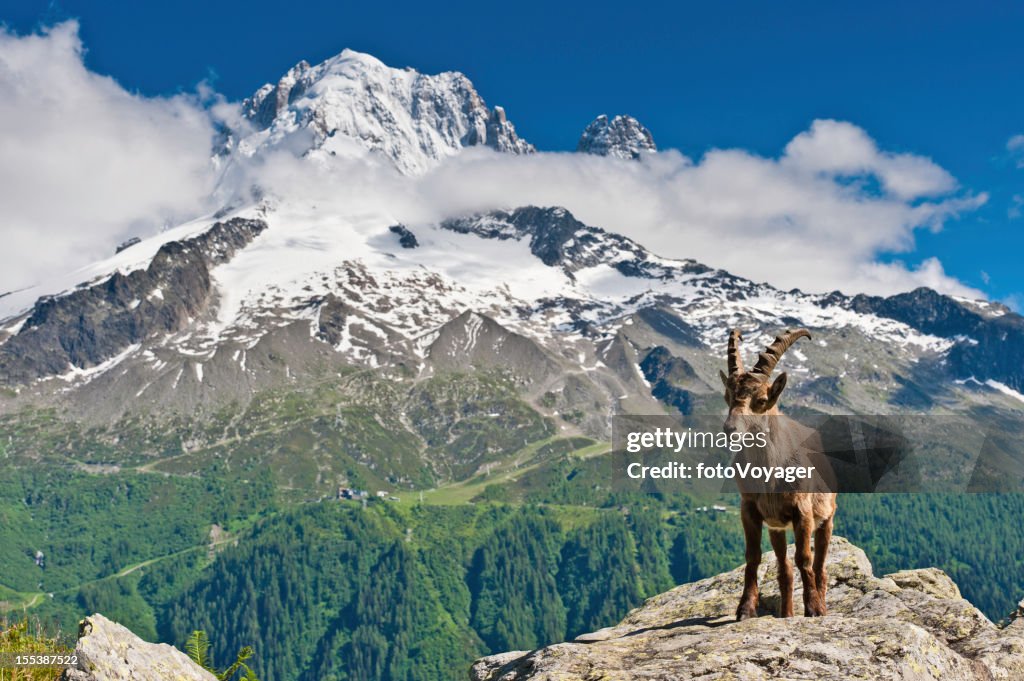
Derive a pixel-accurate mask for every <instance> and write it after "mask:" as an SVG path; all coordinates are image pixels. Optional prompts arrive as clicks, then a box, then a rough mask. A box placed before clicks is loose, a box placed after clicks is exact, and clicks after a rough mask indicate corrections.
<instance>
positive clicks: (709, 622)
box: [470, 537, 1024, 681]
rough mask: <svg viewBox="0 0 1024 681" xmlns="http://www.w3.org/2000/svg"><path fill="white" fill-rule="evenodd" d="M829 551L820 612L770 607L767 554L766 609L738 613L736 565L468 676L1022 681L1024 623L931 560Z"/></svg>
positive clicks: (838, 542)
mask: <svg viewBox="0 0 1024 681" xmlns="http://www.w3.org/2000/svg"><path fill="white" fill-rule="evenodd" d="M790 551H791V552H792V546H791V547H790ZM829 559H830V560H829V592H828V597H827V603H828V608H829V615H828V616H826V617H823V618H805V617H794V618H791V619H777V618H776V617H774V616H770V613H773V612H775V610H776V608H777V606H778V599H779V592H778V587H777V584H776V582H775V574H776V561H775V558H774V555H773V554H771V553H766V554H765V555H764V557H763V559H762V563H761V566H762V567H761V580H760V583H761V614H762V615H765V616H762V617H757V618H754V619H750V620H746V621H744V622H735V621H734V620H735V618H734V615H733V613H734V610H735V608H736V602H737V600H738V598H739V594H740V592H741V591H742V587H743V570H742V568H737V569H735V570H733V571H731V572H726V573H724V574H720V575H716V576H714V577H709V578H707V579H703V580H701V581H699V582H694V583H692V584H683V585H681V586H678V587H676V588H675V589H672V590H671V591H668V592H666V593H663V594H660V595H658V596H655V597H653V598H651V599H649V600H648V601H647V602H646V603H644V604H643V605H642V606H640V607H639V608H636V609H635V610H633V611H632V612H630V613H629V614H628V615H627V616H626V618H625V619H624V620H623V621H622V622H620V623H619V624H618V625H616V626H613V627H608V628H606V629H602V630H600V631H597V632H594V633H591V634H584V635H583V636H580V637H578V638H577V639H576V640H575V641H573V642H570V643H560V644H557V645H552V646H548V647H547V648H542V649H540V650H536V651H533V652H530V653H522V652H519V653H504V654H502V655H494V656H491V657H487V658H483V659H482V660H479V661H478V662H477V663H476V664H474V665H473V667H472V669H471V670H470V679H471V680H472V681H525V680H526V679H531V680H533V681H554V680H555V679H559V680H560V681H568V680H570V679H574V680H575V679H578V680H583V679H588V680H589V679H595V680H596V679H620V680H624V681H629V680H631V679H644V680H652V679H666V680H667V679H694V680H699V681H726V680H727V679H729V680H736V681H740V680H742V681H747V680H757V679H790V680H794V681H795V680H797V679H806V680H808V681H810V680H822V679H828V680H833V679H834V680H836V681H838V680H841V679H842V680H846V679H900V680H902V681H917V680H921V681H924V680H925V679H943V680H944V681H948V680H951V681H979V680H982V679H986V680H989V679H1007V680H1009V679H1024V620H1022V619H1015V620H1013V621H1012V622H1011V624H1010V625H1009V626H1007V627H1005V628H1002V629H1000V628H998V627H996V626H995V625H994V624H992V622H990V621H989V620H988V619H987V618H986V617H985V616H984V615H983V614H981V612H980V611H978V609H977V608H975V607H974V606H973V605H971V604H970V603H968V602H967V601H965V600H964V599H963V598H961V596H960V591H959V589H958V588H957V586H956V584H954V583H953V581H952V580H951V579H949V577H948V576H946V575H945V574H944V573H943V572H942V571H940V570H936V569H934V568H926V569H923V570H904V571H901V572H897V573H894V574H891V575H885V576H883V577H875V576H874V574H873V572H872V569H871V564H870V562H869V561H868V559H867V556H865V555H864V552H863V551H861V550H860V549H859V548H857V547H856V546H854V545H852V544H850V543H849V542H848V541H846V540H845V539H842V538H841V537H834V538H833V540H832V545H831V552H830V556H829ZM799 583H800V580H799V579H797V580H796V593H795V594H794V599H795V603H797V605H799V603H800V602H801V589H800V585H799ZM798 609H799V607H798Z"/></svg>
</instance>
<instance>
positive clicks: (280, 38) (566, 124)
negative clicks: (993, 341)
mask: <svg viewBox="0 0 1024 681" xmlns="http://www.w3.org/2000/svg"><path fill="white" fill-rule="evenodd" d="M67 18H77V19H78V20H79V21H80V35H81V38H82V41H83V43H84V45H85V47H86V50H87V52H86V57H85V62H86V65H87V66H88V67H89V68H90V69H91V70H93V71H96V72H99V73H103V74H109V75H111V76H113V77H114V78H116V79H117V81H118V82H119V83H120V84H121V85H122V86H124V87H125V88H127V89H129V90H132V91H138V92H140V93H142V94H145V95H167V94H172V93H174V92H177V91H187V90H191V89H193V88H194V87H195V85H196V84H197V83H198V82H199V81H200V80H202V79H204V78H208V79H210V80H211V81H212V82H213V85H214V87H215V88H216V89H217V90H218V91H219V92H221V93H223V94H224V95H225V96H227V97H228V98H229V99H240V98H242V97H244V96H246V95H248V94H250V93H251V92H252V91H253V90H254V89H256V88H257V87H258V86H259V85H261V84H262V83H264V82H266V81H268V80H274V79H276V78H277V77H279V76H280V74H282V73H283V72H284V71H285V70H286V69H287V68H289V67H290V66H292V65H293V64H294V63H295V62H296V61H298V60H299V59H306V60H308V61H310V62H314V63H315V62H316V61H319V60H322V59H324V58H326V57H328V56H331V55H333V54H336V53H337V52H339V51H340V50H341V49H342V48H345V47H351V48H353V49H357V50H361V51H366V52H370V53H372V54H374V55H376V56H377V57H379V58H380V59H382V60H383V61H385V62H386V63H389V64H391V65H394V66H405V65H409V66H413V67H415V68H417V69H419V70H421V71H426V72H437V71H442V70H460V71H463V72H465V73H466V74H467V75H469V77H470V78H471V79H472V80H473V82H474V83H475V85H476V86H477V88H478V89H479V90H480V92H481V94H482V95H483V96H484V97H485V99H487V101H488V102H489V103H490V104H492V105H493V104H501V105H503V106H504V107H505V108H506V109H507V111H508V113H509V116H510V118H511V119H512V120H513V121H514V122H515V123H516V125H517V127H518V129H519V132H520V133H521V134H522V135H523V136H524V137H526V138H527V139H529V140H530V141H531V142H533V143H534V144H536V145H537V146H538V147H540V148H542V149H547V150H568V149H571V148H573V147H574V146H575V143H576V140H577V138H578V135H579V133H580V131H581V130H582V128H583V127H584V126H585V125H586V124H587V123H588V122H589V121H590V120H591V119H592V118H593V117H594V116H595V115H597V114H599V113H610V114H614V113H630V114H632V115H634V116H636V117H637V118H639V119H640V120H641V121H642V122H643V123H644V124H645V125H647V126H648V127H649V128H650V129H651V130H652V132H653V134H654V136H655V139H656V141H657V142H658V144H659V146H660V147H663V148H664V147H674V148H678V149H679V150H681V151H682V152H683V153H685V154H687V155H688V156H690V157H692V158H700V157H701V156H702V155H703V154H704V153H705V152H706V151H708V150H709V149H712V148H716V147H717V148H733V147H737V148H742V149H746V150H750V151H752V152H754V153H757V154H760V155H764V156H769V157H775V156H778V155H779V154H780V152H781V150H782V149H783V147H785V145H786V144H787V142H789V141H790V140H791V139H793V137H794V136H795V135H797V134H799V133H800V132H802V131H805V130H807V129H808V126H809V125H810V123H811V122H812V121H813V120H815V119H818V118H833V119H838V120H843V121H849V122H851V123H854V124H856V125H857V126H860V127H861V128H863V129H864V130H866V131H867V133H868V134H870V136H871V137H872V138H874V140H875V141H876V142H877V143H878V145H879V147H881V148H883V149H885V150H887V151H893V152H911V153H914V154H918V155H922V156H926V157H929V158H931V159H932V160H934V161H935V162H936V163H937V164H938V165H940V166H941V167H943V168H945V169H946V170H947V171H949V172H950V173H951V174H952V175H953V176H954V177H956V178H957V180H958V181H959V182H960V184H961V185H962V187H964V188H965V190H969V191H971V192H974V193H981V192H985V193H987V194H988V195H989V199H988V202H987V203H986V205H985V206H983V207H982V208H980V209H978V210H975V211H972V212H970V213H969V214H967V215H965V216H964V217H963V218H961V219H960V220H957V221H952V222H948V223H947V224H946V225H945V227H944V229H943V230H942V231H941V232H939V233H930V232H928V231H927V230H919V231H918V232H917V245H918V247H917V249H916V250H915V251H914V252H913V253H911V254H901V255H900V256H899V257H901V258H902V259H904V260H906V261H907V262H908V263H909V264H911V265H913V264H915V263H917V262H920V261H921V260H923V259H925V258H927V257H931V256H937V257H938V258H939V259H941V261H942V263H943V265H944V267H945V270H946V272H947V273H949V274H951V275H953V276H955V277H956V278H958V279H960V280H961V281H963V282H964V283H966V284H968V285H970V286H973V287H976V288H979V289H982V290H984V291H986V292H987V293H989V294H990V295H991V296H992V297H994V298H997V299H1011V300H1016V301H1017V304H1018V305H1019V304H1020V302H1021V301H1022V300H1024V298H1022V296H1024V278H1022V277H1021V275H1020V274H1019V271H1020V269H1021V268H1020V267H1019V264H1018V258H1019V253H1020V251H1021V247H1022V246H1024V238H1022V237H1021V227H1022V226H1024V218H1019V217H1018V218H1013V217H1012V215H1013V213H1014V211H1013V210H1012V209H1013V206H1014V196H1019V195H1021V194H1024V169H1022V168H1018V167H1017V166H1018V164H1017V163H1016V160H1015V159H1014V158H1013V157H1012V154H1011V153H1010V152H1009V150H1008V149H1007V143H1008V141H1009V140H1010V138H1011V137H1013V136H1014V135H1017V134H1021V133H1024V88H1022V87H1021V86H1020V83H1021V76H1020V69H1021V65H1022V64H1024V41H1021V40H1020V36H1021V35H1024V5H1022V4H1018V3H986V4H985V5H984V6H981V4H979V3H963V2H960V3H952V2H928V3H865V2H859V3H829V2H825V3H822V2H815V3H811V2H788V3H765V2H742V1H740V2H725V3H706V2H704V3H665V4H664V5H629V4H626V3H621V2H619V3H614V4H613V3H597V2H560V3H550V2H544V3H540V2H536V3H534V2H526V3H479V2H473V3H466V2H448V3H417V4H408V5H400V4H396V3H387V4H383V3H367V2H360V3H340V2H318V3H287V4H286V3H279V2H259V1H250V2H246V3H230V2H213V3H211V2H193V1H184V0H183V1H179V2H176V3H97V2H94V1H93V0H84V1H76V0H64V1H62V2H59V3H57V2H34V1H24V2H19V3H17V5H16V6H14V7H10V6H8V7H4V8H3V9H0V19H2V20H3V21H4V22H5V23H6V24H7V25H8V26H9V27H10V28H11V29H13V30H14V31H15V32H17V33H26V32H30V31H32V30H35V29H38V28H39V27H40V26H41V25H50V24H54V23H56V22H59V21H61V20H64V19H67ZM983 272H984V274H983ZM1014 297H1016V298H1014Z"/></svg>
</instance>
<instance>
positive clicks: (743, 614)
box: [736, 501, 764, 620]
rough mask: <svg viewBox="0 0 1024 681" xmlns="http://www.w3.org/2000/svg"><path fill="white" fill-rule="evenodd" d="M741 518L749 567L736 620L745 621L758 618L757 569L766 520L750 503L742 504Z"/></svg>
mask: <svg viewBox="0 0 1024 681" xmlns="http://www.w3.org/2000/svg"><path fill="white" fill-rule="evenodd" d="M740 517H741V519H742V520H743V538H744V540H745V541H746V549H747V550H746V559H747V566H746V568H745V569H744V571H743V596H741V597H740V604H739V606H738V607H737V608H736V619H737V620H745V619H750V618H751V617H757V598H758V592H757V568H758V566H759V565H760V564H761V526H762V524H763V523H764V519H763V518H762V517H761V513H760V512H759V511H758V510H757V507H756V506H755V505H754V504H753V503H752V502H748V501H744V502H743V503H742V506H741V511H740Z"/></svg>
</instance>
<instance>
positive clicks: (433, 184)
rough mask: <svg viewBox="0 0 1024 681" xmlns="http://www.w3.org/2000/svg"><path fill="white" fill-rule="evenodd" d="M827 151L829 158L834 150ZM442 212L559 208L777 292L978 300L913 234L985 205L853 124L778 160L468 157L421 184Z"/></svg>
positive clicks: (822, 132)
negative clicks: (929, 292)
mask: <svg viewBox="0 0 1024 681" xmlns="http://www.w3.org/2000/svg"><path fill="white" fill-rule="evenodd" d="M833 143H834V145H835V147H836V150H835V154H834V155H832V154H829V153H828V150H829V148H830V147H831V145H832V144H833ZM418 185H419V193H420V195H421V196H423V197H424V200H425V201H427V202H428V203H430V200H429V198H430V197H443V200H442V201H438V200H436V198H435V200H434V202H433V203H434V209H435V210H436V211H437V212H439V213H444V212H448V213H452V212H459V211H460V210H483V209H486V208H488V207H493V206H495V205H504V206H515V205H523V204H538V205H561V206H565V207H566V208H568V209H569V210H571V211H572V212H573V213H574V214H576V215H577V216H578V217H579V218H580V219H581V220H583V221H584V222H587V223H589V224H593V225H598V226H601V227H604V228H606V229H609V230H612V231H616V232H619V233H622V234H624V235H626V236H629V237H632V238H634V239H636V240H637V241H639V242H640V243H642V244H644V245H645V246H647V247H648V248H650V249H651V250H653V251H654V252H655V253H658V254H660V255H663V256H666V257H674V258H693V259H696V260H699V261H701V262H704V263H706V264H708V265H711V266H714V267H721V268H724V269H727V270H729V271H731V272H733V273H735V274H739V275H741V276H745V277H749V278H751V279H754V280H757V281H767V282H770V283H772V284H774V285H776V286H780V287H783V288H791V287H793V288H801V289H803V290H805V291H829V290H835V289H839V290H842V291H845V292H848V293H852V292H867V293H876V294H891V293H894V292H899V291H906V290H910V289H913V288H916V287H918V286H929V287H932V288H935V289H937V290H939V291H942V292H946V293H951V294H957V295H966V296H972V297H983V295H982V294H981V292H979V291H977V290H974V289H971V288H969V287H967V286H964V285H963V284H961V283H960V282H959V281H957V280H956V279H955V278H953V277H950V276H949V275H947V274H946V273H945V272H944V270H943V268H942V265H941V263H940V262H939V261H938V260H936V259H934V258H931V259H925V260H923V262H921V263H920V264H918V265H916V266H913V265H908V264H905V263H904V262H901V261H900V260H899V259H898V258H899V257H901V256H902V257H906V258H908V259H911V258H912V257H913V255H914V253H913V251H914V248H915V240H914V233H915V231H916V230H918V229H922V228H923V229H930V230H938V229H940V228H941V227H942V225H943V224H944V223H945V222H946V221H947V220H949V219H952V218H955V217H957V216H958V215H960V214H962V213H964V212H967V211H971V210H974V209H976V208H977V207H979V206H980V205H982V204H983V203H984V202H985V201H986V199H987V197H986V196H985V195H984V194H969V193H964V192H953V190H954V188H955V187H956V183H955V181H954V180H953V179H952V177H951V176H950V175H949V174H948V173H946V172H945V171H944V170H942V169H941V168H939V167H938V166H936V165H935V164H934V163H932V162H931V161H930V160H928V159H926V158H923V157H918V156H909V155H905V154H901V155H895V154H889V153H886V152H881V151H879V150H878V149H877V148H876V147H875V144H874V142H873V141H872V140H871V139H870V138H869V137H868V136H867V135H866V134H865V133H864V131H863V130H860V129H859V128H856V127H855V126H852V125H850V124H848V123H836V122H834V121H818V122H816V123H815V124H814V125H812V127H811V129H810V130H809V131H808V132H805V133H802V134H801V135H799V136H797V138H796V139H794V140H793V142H791V143H790V144H789V145H788V146H787V147H786V149H785V150H784V151H783V153H782V154H781V155H780V156H779V157H778V158H765V157H762V156H758V155H754V154H751V153H748V152H746V151H741V150H715V151H711V152H709V153H707V154H705V156H704V157H703V158H701V159H700V160H699V161H697V162H694V161H691V160H690V159H688V158H686V157H684V156H682V155H680V154H679V153H677V152H674V151H669V152H664V153H660V154H657V155H652V156H647V157H645V158H644V159H643V161H642V162H639V163H637V162H627V161H620V160H616V159H607V158H600V157H592V156H581V155H574V154H540V155H537V156H530V157H518V158H496V157H495V155H493V154H463V155H462V156H460V157H458V158H456V159H454V160H453V161H451V162H449V163H447V164H445V165H444V166H442V167H440V168H438V169H437V170H436V171H434V172H433V173H431V174H429V175H428V176H426V177H424V178H423V179H422V180H420V181H419V182H418Z"/></svg>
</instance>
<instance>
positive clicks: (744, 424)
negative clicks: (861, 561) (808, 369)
mask: <svg viewBox="0 0 1024 681" xmlns="http://www.w3.org/2000/svg"><path fill="white" fill-rule="evenodd" d="M810 337H811V334H810V333H809V332H808V331H807V330H806V329H797V330H796V331H787V332H785V333H784V334H782V335H781V336H777V337H776V338H775V342H774V343H772V344H771V345H769V346H768V347H767V348H766V349H765V351H764V352H762V353H761V354H760V356H759V357H758V359H757V364H756V365H755V366H754V368H753V369H752V370H751V371H749V372H748V371H744V369H743V358H742V357H741V356H740V341H741V340H742V338H741V336H740V331H739V329H733V330H732V332H731V333H730V334H729V352H728V368H729V374H728V375H726V374H725V373H724V372H719V373H720V374H721V377H722V383H724V384H725V402H726V404H728V405H729V415H728V417H727V418H726V421H725V425H724V428H725V430H726V431H727V432H729V433H733V432H736V431H743V432H748V431H750V430H754V429H762V430H767V431H768V432H767V441H768V446H767V447H764V448H756V447H755V448H753V449H748V450H747V452H746V454H747V456H748V457H752V458H754V459H755V460H756V459H760V461H759V462H758V463H760V464H763V465H768V466H776V465H785V461H786V460H791V459H793V458H794V457H796V458H802V459H804V461H803V462H806V457H807V453H808V452H807V443H808V442H813V440H814V437H813V431H810V430H809V429H807V428H804V427H803V426H801V425H800V424H798V423H796V422H795V421H792V420H790V419H786V418H785V417H782V416H781V415H780V414H779V409H778V402H779V396H780V395H782V390H783V389H784V388H785V387H786V374H785V373H781V374H779V375H778V377H776V378H775V380H774V381H772V380H770V378H771V374H772V370H773V369H775V365H776V364H778V362H779V359H781V358H782V355H783V353H785V352H786V350H788V349H789V347H790V346H791V345H793V343H795V342H796V341H797V340H798V339H800V338H810ZM819 442H820V440H819ZM818 453H820V447H819V449H818ZM816 454H817V453H815V452H811V456H812V457H813V456H816ZM824 467H825V468H827V465H826V466H824ZM806 489H814V490H822V491H793V490H792V488H789V489H786V490H784V491H778V492H772V491H761V490H757V491H744V490H743V487H742V486H741V490H740V491H741V494H740V496H741V502H740V515H741V518H742V520H743V534H744V539H745V542H746V563H747V564H746V570H745V572H744V577H743V596H742V597H741V598H740V604H739V607H738V608H736V618H737V619H738V620H745V619H747V618H750V617H755V616H756V615H757V600H758V591H757V568H758V564H759V563H760V562H761V526H762V524H764V525H767V526H768V536H769V538H770V539H771V544H772V549H773V550H774V551H775V555H776V557H777V558H778V563H779V591H780V592H781V597H782V603H781V606H780V608H779V611H780V612H779V616H780V617H792V616H793V568H792V566H791V565H790V564H789V561H788V560H787V558H786V528H787V527H792V528H793V534H794V536H795V540H796V567H797V569H798V570H799V571H800V578H801V580H802V581H803V592H804V593H803V596H804V615H805V616H808V617H817V616H821V615H824V614H825V589H826V587H827V584H828V576H827V574H826V572H825V558H826V556H827V555H828V545H829V541H830V539H831V537H832V518H833V516H834V515H835V512H836V495H835V493H834V492H828V491H824V490H827V489H828V487H827V486H826V485H825V484H823V483H822V482H821V481H820V480H818V481H817V482H815V483H812V485H810V486H809V487H808V488H806ZM833 489H834V487H833ZM812 532H813V533H814V562H813V566H812V564H811V533H812Z"/></svg>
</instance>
